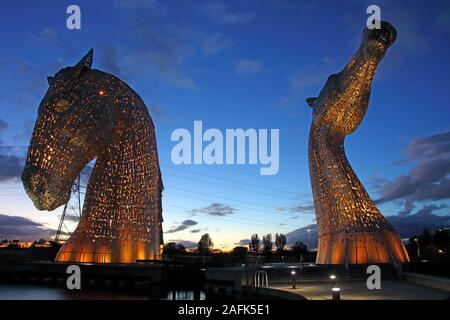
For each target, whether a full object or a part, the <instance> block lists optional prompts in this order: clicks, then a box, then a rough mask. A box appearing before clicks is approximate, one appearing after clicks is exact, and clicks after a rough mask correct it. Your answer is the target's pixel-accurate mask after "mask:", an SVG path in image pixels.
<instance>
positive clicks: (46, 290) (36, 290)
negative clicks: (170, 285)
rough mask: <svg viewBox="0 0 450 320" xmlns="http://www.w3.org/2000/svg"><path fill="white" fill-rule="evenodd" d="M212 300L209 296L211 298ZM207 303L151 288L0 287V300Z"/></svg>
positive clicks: (190, 294)
mask: <svg viewBox="0 0 450 320" xmlns="http://www.w3.org/2000/svg"><path fill="white" fill-rule="evenodd" d="M210 298H211V297H210ZM103 299H105V300H206V299H207V295H206V294H205V292H204V291H202V290H191V289H167V288H162V287H153V288H149V289H145V290H133V289H126V290H124V289H115V288H113V289H92V288H89V289H86V290H84V289H83V288H82V289H81V290H68V289H66V288H64V287H51V286H42V285H32V284H0V300H103Z"/></svg>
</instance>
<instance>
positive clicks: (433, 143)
mask: <svg viewBox="0 0 450 320" xmlns="http://www.w3.org/2000/svg"><path fill="white" fill-rule="evenodd" d="M405 154H406V155H407V157H408V158H409V159H414V158H423V157H439V156H442V155H449V154H450V132H446V133H441V134H434V135H431V136H427V137H423V138H418V139H414V140H412V141H411V143H410V144H409V145H408V146H407V147H406V150H405Z"/></svg>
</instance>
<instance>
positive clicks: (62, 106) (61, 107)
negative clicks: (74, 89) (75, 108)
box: [55, 99, 70, 112]
mask: <svg viewBox="0 0 450 320" xmlns="http://www.w3.org/2000/svg"><path fill="white" fill-rule="evenodd" d="M69 106H70V104H69V101H67V100H66V99H58V101H56V103H55V109H56V111H58V112H64V111H66V110H67V109H68V108H69Z"/></svg>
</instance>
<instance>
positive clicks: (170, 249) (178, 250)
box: [163, 242, 186, 258]
mask: <svg viewBox="0 0 450 320" xmlns="http://www.w3.org/2000/svg"><path fill="white" fill-rule="evenodd" d="M185 252H186V248H185V247H184V246H183V245H182V244H177V243H175V242H169V243H166V244H165V245H164V248H163V255H164V256H166V257H169V258H171V257H173V256H174V255H176V254H183V253H185Z"/></svg>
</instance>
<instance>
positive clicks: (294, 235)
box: [286, 224, 317, 248]
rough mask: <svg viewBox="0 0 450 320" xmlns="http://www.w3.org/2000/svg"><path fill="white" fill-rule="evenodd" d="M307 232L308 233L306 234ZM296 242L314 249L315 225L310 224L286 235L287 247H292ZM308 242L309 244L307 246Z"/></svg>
mask: <svg viewBox="0 0 450 320" xmlns="http://www.w3.org/2000/svg"><path fill="white" fill-rule="evenodd" d="M308 230H310V231H309V232H308ZM298 241H301V242H303V243H304V244H306V245H310V246H311V247H312V248H315V247H316V246H317V226H316V225H315V224H310V225H308V226H306V227H303V228H300V229H297V230H294V231H291V232H289V233H287V234H286V242H287V243H288V244H289V245H293V244H295V243H296V242H298ZM310 241H311V244H309V242H310Z"/></svg>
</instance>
